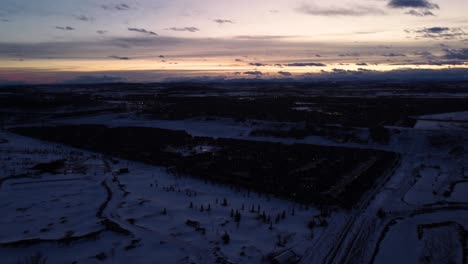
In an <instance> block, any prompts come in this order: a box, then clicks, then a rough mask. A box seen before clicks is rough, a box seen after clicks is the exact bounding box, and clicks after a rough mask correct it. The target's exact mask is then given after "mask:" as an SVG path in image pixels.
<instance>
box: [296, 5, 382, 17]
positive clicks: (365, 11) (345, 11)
mask: <svg viewBox="0 0 468 264" xmlns="http://www.w3.org/2000/svg"><path fill="white" fill-rule="evenodd" d="M296 11H297V12H299V13H303V14H307V15H312V16H367V15H384V14H385V12H384V11H383V10H381V9H379V8H377V7H373V6H367V5H352V6H347V7H343V6H330V7H320V6H316V5H315V4H306V3H303V4H302V5H300V6H299V7H298V8H296Z"/></svg>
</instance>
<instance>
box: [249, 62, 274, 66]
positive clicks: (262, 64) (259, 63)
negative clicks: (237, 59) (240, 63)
mask: <svg viewBox="0 0 468 264" xmlns="http://www.w3.org/2000/svg"><path fill="white" fill-rule="evenodd" d="M249 65H250V66H256V67H264V66H269V65H268V64H264V63H261V62H251V63H249Z"/></svg>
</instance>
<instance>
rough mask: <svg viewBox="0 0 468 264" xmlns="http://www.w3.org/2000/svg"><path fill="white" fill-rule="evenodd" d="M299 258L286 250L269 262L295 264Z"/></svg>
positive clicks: (291, 251) (289, 250)
mask: <svg viewBox="0 0 468 264" xmlns="http://www.w3.org/2000/svg"><path fill="white" fill-rule="evenodd" d="M300 260H301V258H300V257H299V256H298V255H297V254H296V253H295V252H294V251H293V250H292V249H288V250H286V251H284V252H283V253H281V254H279V255H277V256H276V257H273V259H272V260H271V263H272V264H296V263H298V262H299V261H300Z"/></svg>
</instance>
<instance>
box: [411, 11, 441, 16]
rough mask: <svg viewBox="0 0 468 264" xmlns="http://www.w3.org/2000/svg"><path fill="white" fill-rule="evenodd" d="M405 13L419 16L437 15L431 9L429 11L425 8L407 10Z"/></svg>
mask: <svg viewBox="0 0 468 264" xmlns="http://www.w3.org/2000/svg"><path fill="white" fill-rule="evenodd" d="M405 14H407V15H412V16H418V17H425V16H435V14H434V13H432V12H431V11H429V10H424V11H416V10H410V11H408V12H406V13H405Z"/></svg>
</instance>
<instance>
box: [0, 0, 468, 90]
mask: <svg viewBox="0 0 468 264" xmlns="http://www.w3.org/2000/svg"><path fill="white" fill-rule="evenodd" d="M467 10H468V1H466V0H297V1H296V0H268V1H267V0H235V1H233V0H118V1H112V0H61V1H59V0H40V1H30V0H0V84H10V83H13V84H14V83H74V82H114V81H128V82H151V81H165V80H186V79H189V80H190V79H203V78H208V79H210V78H213V79H216V78H219V79H236V78H256V79H269V78H304V77H311V76H327V77H339V76H340V75H343V74H348V75H349V74H357V73H359V74H363V73H364V74H373V75H375V74H378V73H385V72H387V73H393V74H395V73H400V72H403V71H404V72H408V71H413V72H415V73H416V72H417V73H421V72H440V73H445V72H447V71H450V70H452V69H453V70H454V72H455V71H456V72H461V73H462V74H463V76H464V77H465V78H467V77H466V76H467V74H466V71H463V69H468V16H467V15H466V11H467ZM461 69H462V70H461ZM436 70H438V71H436Z"/></svg>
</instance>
